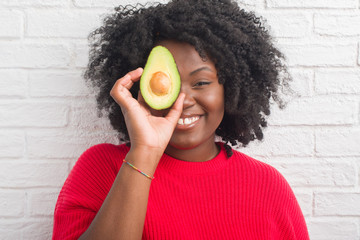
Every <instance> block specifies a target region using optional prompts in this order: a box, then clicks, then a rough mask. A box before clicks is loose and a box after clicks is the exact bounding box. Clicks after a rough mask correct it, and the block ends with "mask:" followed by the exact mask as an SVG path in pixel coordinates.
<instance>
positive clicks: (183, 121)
mask: <svg viewBox="0 0 360 240" xmlns="http://www.w3.org/2000/svg"><path fill="white" fill-rule="evenodd" d="M199 118H200V116H194V117H189V118H179V120H178V122H177V123H178V124H179V125H182V126H185V125H190V124H192V123H194V122H196V121H197V120H199Z"/></svg>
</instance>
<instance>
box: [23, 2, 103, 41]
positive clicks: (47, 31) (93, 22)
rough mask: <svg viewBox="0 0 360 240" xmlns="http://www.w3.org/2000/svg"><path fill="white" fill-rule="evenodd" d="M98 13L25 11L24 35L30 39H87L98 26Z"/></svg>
mask: <svg viewBox="0 0 360 240" xmlns="http://www.w3.org/2000/svg"><path fill="white" fill-rule="evenodd" d="M99 15H100V13H95V12H94V11H69V10H48V9H45V10H44V9H40V10H38V9H36V10H29V11H27V28H26V35H27V36H30V37H67V38H87V36H88V34H89V33H90V32H91V30H93V29H95V27H97V26H99V24H100V16H99Z"/></svg>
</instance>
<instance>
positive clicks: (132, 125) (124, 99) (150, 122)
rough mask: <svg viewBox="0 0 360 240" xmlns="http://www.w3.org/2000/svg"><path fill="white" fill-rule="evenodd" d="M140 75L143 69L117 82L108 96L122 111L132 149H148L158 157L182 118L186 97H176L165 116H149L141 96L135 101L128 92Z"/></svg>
mask: <svg viewBox="0 0 360 240" xmlns="http://www.w3.org/2000/svg"><path fill="white" fill-rule="evenodd" d="M142 72H143V69H142V68H138V69H136V70H134V71H131V72H129V73H128V74H126V75H125V76H124V77H122V78H120V79H119V80H117V81H116V83H115V84H114V86H113V88H112V89H111V91H110V95H111V96H112V97H113V99H114V100H115V101H116V102H117V103H118V104H119V106H120V107H121V110H122V113H123V115H124V118H125V122H126V127H127V130H128V132H129V137H130V141H131V148H132V149H133V148H135V149H142V148H143V149H148V150H151V151H152V153H157V154H160V156H161V155H162V154H163V152H164V151H165V148H166V146H167V145H168V143H169V141H170V138H171V135H172V134H173V131H174V129H175V126H176V124H177V121H178V119H179V117H180V115H181V112H182V108H183V102H184V98H185V94H183V93H181V94H180V95H179V97H178V98H177V100H176V102H175V103H174V105H173V106H172V107H171V108H170V110H169V111H168V113H167V114H166V116H164V117H163V116H160V117H159V116H154V115H152V114H151V112H150V108H149V106H148V105H147V104H146V103H145V101H144V99H143V98H142V96H141V94H140V92H139V94H138V99H134V98H133V97H132V95H131V93H130V91H129V89H130V88H131V87H132V85H133V84H134V82H136V81H138V80H139V79H140V76H141V74H142ZM153 151H155V152H153ZM156 151H158V152H156Z"/></svg>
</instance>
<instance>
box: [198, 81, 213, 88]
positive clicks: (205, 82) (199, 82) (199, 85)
mask: <svg viewBox="0 0 360 240" xmlns="http://www.w3.org/2000/svg"><path fill="white" fill-rule="evenodd" d="M209 84H211V82H209V81H198V82H196V83H195V84H194V87H202V86H205V85H209Z"/></svg>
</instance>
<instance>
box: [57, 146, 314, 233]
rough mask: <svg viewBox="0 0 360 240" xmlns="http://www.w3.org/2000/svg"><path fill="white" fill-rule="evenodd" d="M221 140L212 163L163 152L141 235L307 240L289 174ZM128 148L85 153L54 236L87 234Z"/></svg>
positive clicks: (63, 199)
mask: <svg viewBox="0 0 360 240" xmlns="http://www.w3.org/2000/svg"><path fill="white" fill-rule="evenodd" d="M218 144H219V145H220V146H221V151H220V153H219V154H218V155H217V156H216V157H215V158H213V159H211V160H209V161H206V162H185V161H181V160H177V159H174V158H172V157H170V156H169V155H166V154H164V155H163V157H162V158H161V160H160V162H159V165H158V167H157V169H156V171H155V174H154V176H155V179H154V180H152V183H151V187H150V193H149V200H148V206H147V212H146V218H145V225H144V230H143V239H196V240H199V239H247V240H249V239H259V240H263V239H286V240H292V239H309V236H308V231H307V227H306V224H305V220H304V217H303V214H302V212H301V209H300V207H299V205H298V202H297V200H296V198H295V195H294V193H293V191H292V190H291V188H290V186H289V184H288V183H287V181H286V180H285V179H284V177H283V176H282V175H281V174H280V173H279V172H278V171H277V170H275V169H274V168H273V167H271V166H269V165H268V164H265V163H263V162H260V161H258V160H255V159H253V158H251V157H249V156H247V155H245V154H243V153H240V152H238V151H235V150H233V155H232V156H231V157H229V158H228V157H227V155H226V152H225V149H224V147H223V144H222V143H218ZM128 151H129V148H128V147H127V146H126V145H112V144H100V145H96V146H94V147H91V148H90V149H88V150H87V151H86V152H85V153H84V154H82V156H81V157H80V158H79V160H78V161H77V163H76V164H75V166H74V168H73V169H72V171H71V173H70V175H69V177H68V178H67V180H66V182H65V184H64V186H63V188H62V190H61V192H60V195H59V197H58V201H57V204H56V207H55V216H54V229H53V239H62V240H63V239H77V238H78V237H79V236H80V235H81V234H82V233H83V232H85V231H86V229H87V228H88V227H89V225H90V224H91V222H92V220H93V219H94V217H95V215H96V213H97V212H98V210H99V209H100V207H101V205H102V203H103V201H104V199H105V198H106V196H107V194H108V192H109V190H110V188H111V186H112V184H113V182H114V180H115V177H116V175H117V173H118V171H119V169H120V167H121V165H122V164H123V162H122V160H123V159H124V158H125V156H126V154H127V152H128ZM139 174H140V173H139ZM125 237H126V236H125Z"/></svg>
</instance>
